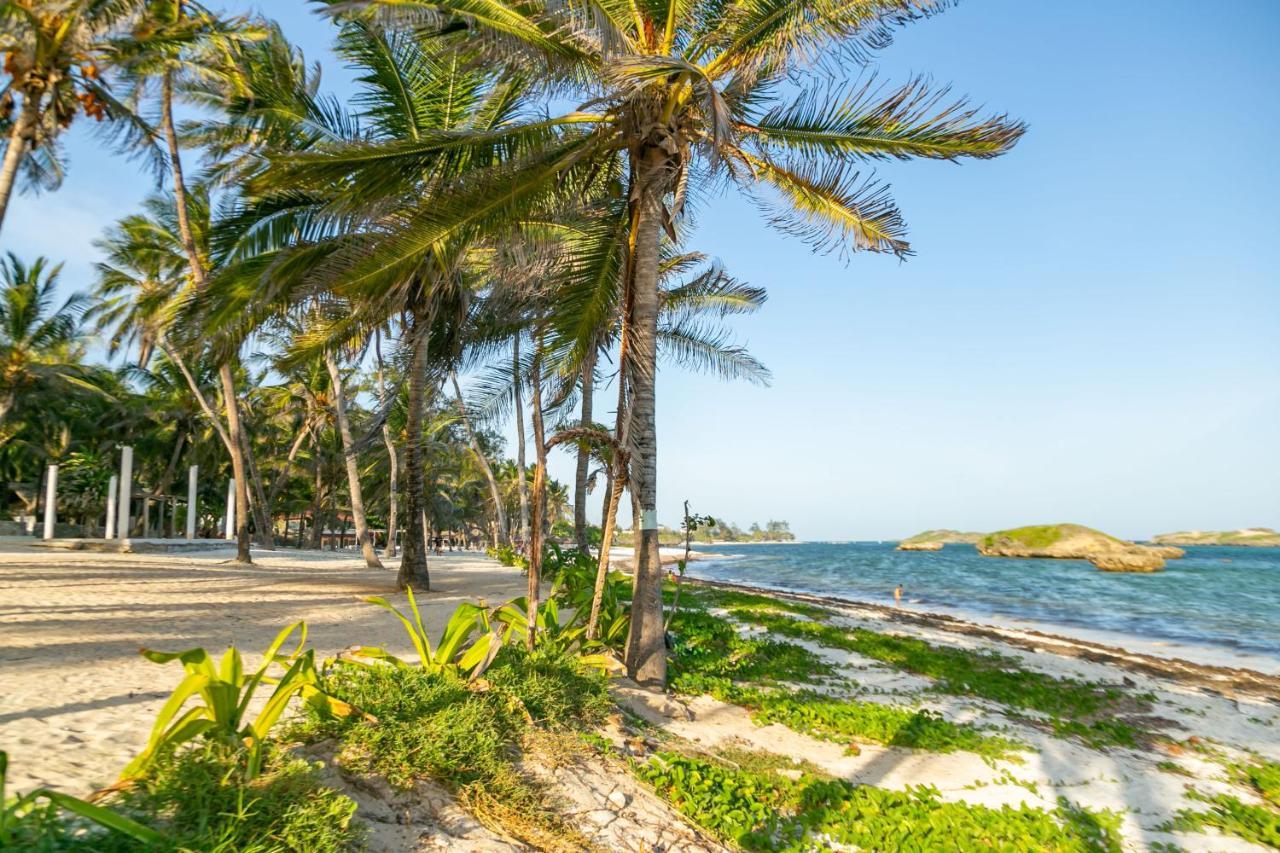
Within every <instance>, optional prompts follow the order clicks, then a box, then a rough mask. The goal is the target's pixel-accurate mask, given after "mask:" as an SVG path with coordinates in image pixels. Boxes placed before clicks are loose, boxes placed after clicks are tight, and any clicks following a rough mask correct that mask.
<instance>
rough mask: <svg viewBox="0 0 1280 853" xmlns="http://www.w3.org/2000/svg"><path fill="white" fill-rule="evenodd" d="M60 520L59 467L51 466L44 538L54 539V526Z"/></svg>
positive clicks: (46, 497) (45, 507)
mask: <svg viewBox="0 0 1280 853" xmlns="http://www.w3.org/2000/svg"><path fill="white" fill-rule="evenodd" d="M57 519H58V466H57V465H50V466H49V476H48V478H47V482H46V484H45V489H44V538H45V539H52V538H53V525H54V523H55V522H56V521H57Z"/></svg>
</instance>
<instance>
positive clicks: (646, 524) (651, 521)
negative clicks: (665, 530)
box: [640, 509, 658, 530]
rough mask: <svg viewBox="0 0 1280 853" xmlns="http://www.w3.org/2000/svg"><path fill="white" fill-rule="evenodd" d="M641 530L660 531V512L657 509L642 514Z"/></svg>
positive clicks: (647, 510)
mask: <svg viewBox="0 0 1280 853" xmlns="http://www.w3.org/2000/svg"><path fill="white" fill-rule="evenodd" d="M640 529H641V530H657V529H658V511H657V510H656V509H646V510H645V511H644V512H642V513H640Z"/></svg>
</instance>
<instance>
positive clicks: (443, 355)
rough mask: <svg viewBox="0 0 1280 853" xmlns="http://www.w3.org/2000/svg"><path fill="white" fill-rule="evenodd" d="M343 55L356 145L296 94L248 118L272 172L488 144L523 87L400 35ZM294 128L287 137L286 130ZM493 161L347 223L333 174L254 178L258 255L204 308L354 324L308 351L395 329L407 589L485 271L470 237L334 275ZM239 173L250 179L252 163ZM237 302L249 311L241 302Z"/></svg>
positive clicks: (332, 330)
mask: <svg viewBox="0 0 1280 853" xmlns="http://www.w3.org/2000/svg"><path fill="white" fill-rule="evenodd" d="M339 48H340V51H341V53H342V54H343V55H344V56H345V57H347V58H348V60H349V61H350V62H351V63H352V64H353V65H355V66H356V67H357V69H358V73H359V77H358V79H359V82H360V83H361V85H362V91H361V93H360V94H359V95H358V96H357V104H358V105H359V107H360V112H361V115H362V116H363V117H364V118H365V121H366V122H367V126H368V127H367V130H366V131H364V132H363V133H361V134H359V135H357V134H355V133H354V132H353V128H352V127H351V126H350V124H349V123H347V122H346V120H345V119H344V118H342V117H341V116H340V115H339V111H337V110H334V109H330V108H328V107H326V106H325V105H324V104H323V102H322V100H321V99H319V98H318V97H317V96H316V95H315V93H314V90H313V89H310V88H304V87H303V86H301V85H296V86H294V87H293V92H294V95H293V96H292V100H291V104H290V106H288V107H287V109H286V112H288V116H287V119H286V120H284V121H282V120H281V119H280V115H279V113H278V112H277V113H275V114H273V115H271V116H269V117H268V116H261V117H259V116H256V115H254V114H252V113H247V114H246V120H245V122H244V125H245V126H246V127H248V126H255V127H258V128H260V129H262V130H263V132H264V133H266V134H269V135H271V136H272V138H273V139H275V140H276V142H277V144H280V145H281V149H280V150H278V151H273V152H272V153H271V158H272V160H273V162H274V161H283V162H285V163H288V162H289V161H290V159H291V158H292V156H294V155H295V154H296V151H297V150H298V149H303V150H312V151H316V152H319V153H322V154H323V157H322V158H321V160H322V161H323V159H324V157H329V156H332V157H333V158H334V160H335V162H338V163H342V162H343V161H344V160H345V158H346V157H347V156H349V155H350V154H351V153H353V152H356V151H364V150H367V149H368V148H369V147H370V145H373V144H379V143H380V144H386V145H391V146H397V145H410V146H411V145H415V144H417V143H418V141H419V140H421V139H423V138H427V137H432V138H433V137H434V136H435V135H437V134H439V133H464V132H475V131H483V130H484V129H485V128H493V127H496V126H499V125H501V124H503V123H505V122H506V121H508V120H509V118H510V116H511V115H513V114H514V111H515V110H516V109H517V108H518V105H519V103H520V92H521V89H522V84H521V83H520V81H518V80H508V81H504V82H498V81H496V80H495V79H494V76H493V75H492V74H490V73H487V72H485V71H483V70H480V69H479V68H478V67H477V66H476V65H475V63H474V62H469V61H467V60H466V58H465V57H464V56H462V55H460V54H458V53H457V52H455V51H454V50H452V48H451V46H450V44H449V43H448V39H440V40H437V41H435V42H420V41H418V40H416V39H414V38H412V37H407V36H406V35H405V34H403V33H396V32H388V31H385V30H382V29H380V28H377V27H374V26H368V25H362V24H355V23H353V24H349V25H347V26H345V27H344V28H343V30H342V33H341V35H340V41H339ZM299 84H301V81H299ZM281 100H282V101H283V100H288V99H287V98H282V99H281ZM289 122H292V130H291V129H289V128H288V127H287V126H286V125H287V124H288V123H289ZM209 135H210V136H216V135H217V134H216V133H210V134H209ZM499 156H500V153H499V152H490V154H489V155H487V157H486V158H483V159H481V160H479V161H468V162H465V163H460V162H456V161H453V160H451V159H449V158H441V159H439V160H438V161H437V162H436V163H435V164H434V165H433V166H431V167H429V168H426V169H423V170H420V171H418V172H417V173H415V174H414V175H412V176H402V179H401V180H400V182H399V184H400V185H399V188H398V190H397V194H396V199H395V200H394V201H393V202H391V203H390V204H388V205H385V206H383V207H382V208H381V209H380V210H378V211H377V212H370V211H365V210H359V211H357V210H354V209H353V208H355V207H358V205H359V199H357V198H355V197H354V196H352V194H351V193H350V191H349V189H348V188H347V187H346V186H345V182H344V181H343V179H342V177H341V175H340V174H339V173H337V172H335V171H334V170H332V169H329V168H327V166H326V165H325V164H324V163H323V162H317V163H316V168H315V169H314V170H312V171H309V172H308V173H306V174H295V173H293V171H292V169H290V168H284V169H279V168H273V169H268V170H266V171H265V172H264V173H263V174H259V175H254V176H253V177H252V180H250V181H249V182H248V183H249V186H250V188H251V189H252V190H253V191H254V192H255V193H256V198H255V199H254V200H253V202H254V203H253V204H252V205H248V206H247V207H246V211H245V214H244V216H243V220H244V221H245V223H246V233H247V234H248V235H249V237H248V239H247V242H252V243H254V244H255V246H256V248H257V249H259V250H260V251H257V253H256V254H255V255H253V256H252V257H250V258H249V259H248V260H246V263H245V265H244V267H243V277H242V278H239V279H235V280H233V279H231V278H228V280H227V284H226V286H225V288H224V291H225V293H226V294H227V295H229V296H231V297H232V298H230V299H228V300H226V301H225V302H224V303H223V304H220V305H218V306H217V307H216V308H211V310H213V311H215V313H216V315H217V316H218V317H221V318H224V321H225V322H237V320H238V318H239V317H240V316H242V315H243V313H244V307H245V305H246V302H247V303H248V304H250V305H255V307H254V308H253V309H252V310H253V311H255V312H257V313H261V314H269V313H271V312H272V311H280V310H286V309H287V306H288V305H289V304H291V303H294V302H297V301H298V300H299V299H302V298H322V297H323V298H326V299H336V300H339V301H341V302H342V303H343V304H346V305H348V306H350V311H349V312H348V313H346V314H345V315H344V316H342V317H339V318H337V319H335V321H334V322H333V323H331V324H330V325H329V327H328V331H327V335H326V339H325V340H323V341H322V340H320V339H319V338H317V339H316V340H315V344H316V345H317V346H322V347H329V348H333V347H343V346H357V345H362V344H363V342H365V341H367V340H368V339H369V338H370V337H372V336H374V335H375V334H376V333H377V332H378V331H379V330H381V329H383V328H386V327H387V326H388V325H396V326H398V327H399V329H400V332H401V334H400V335H399V339H400V347H401V350H402V353H401V358H400V360H401V363H402V364H404V365H405V371H406V386H407V405H408V409H407V421H406V430H405V434H406V447H405V454H404V471H405V475H406V476H405V480H406V482H405V485H404V506H405V514H406V524H405V527H406V535H405V540H404V554H403V558H402V560H401V565H400V573H399V577H398V583H399V584H400V585H401V586H402V587H403V586H417V587H419V588H427V587H428V585H429V574H428V571H427V565H426V562H427V561H426V556H427V555H426V549H425V547H424V546H423V535H424V527H423V521H422V518H423V513H424V511H425V506H424V501H425V499H426V498H425V492H424V489H425V488H426V482H427V480H426V477H425V472H424V464H425V459H424V450H423V444H422V442H423V435H424V429H425V420H424V418H425V412H426V406H427V401H428V398H429V396H430V394H429V391H428V388H429V386H432V387H434V386H435V385H438V383H440V382H441V381H442V380H443V379H444V377H445V376H446V375H447V373H448V369H449V367H450V362H451V360H453V359H456V357H457V353H458V351H459V344H458V341H459V340H460V338H459V336H460V334H461V332H462V330H463V329H464V328H465V327H466V326H467V324H468V322H469V321H468V319H467V318H468V317H469V316H470V315H471V314H472V312H473V311H474V306H475V297H476V293H477V291H478V289H479V288H480V287H482V286H483V285H484V279H483V277H482V276H480V275H479V274H478V272H477V271H478V268H479V266H480V265H482V262H483V258H482V254H483V253H479V252H478V251H477V249H478V238H479V237H481V236H484V235H474V234H473V235H459V239H456V240H448V241H440V242H438V243H436V244H434V245H433V246H431V247H430V250H429V251H428V252H426V253H424V254H422V255H420V256H418V257H416V258H415V259H414V263H413V264H412V265H407V266H402V267H399V268H396V269H388V270H386V271H385V272H386V274H385V275H382V276H378V277H372V278H365V279H361V280H360V281H358V282H355V281H351V280H349V279H348V277H347V276H346V275H345V274H344V272H343V270H344V268H345V267H346V266H347V265H348V264H349V263H350V259H351V258H352V257H358V256H361V255H362V254H363V253H364V252H365V250H366V247H367V246H368V245H370V244H376V243H377V242H378V241H380V240H381V239H382V234H383V233H384V231H385V229H386V228H387V227H388V226H389V225H390V224H391V223H393V222H394V221H396V220H397V219H398V217H399V215H400V211H399V210H397V206H398V205H399V206H403V205H409V204H415V203H417V201H418V200H419V199H421V198H422V197H424V196H431V195H434V194H437V193H439V192H442V191H447V189H448V188H449V185H450V180H451V178H452V176H453V175H455V174H457V173H458V172H459V171H460V170H465V169H468V168H474V167H475V166H476V165H488V164H492V163H493V162H495V161H496V159H497V158H498V157H499ZM246 168H247V169H248V170H250V171H251V170H252V169H253V164H246ZM272 237H279V240H278V242H276V243H274V244H272V242H271V239H270V238H272ZM353 285H354V286H353ZM245 293H249V294H251V296H250V298H248V299H244V298H243V294H245ZM236 294H240V297H238V298H237V297H236Z"/></svg>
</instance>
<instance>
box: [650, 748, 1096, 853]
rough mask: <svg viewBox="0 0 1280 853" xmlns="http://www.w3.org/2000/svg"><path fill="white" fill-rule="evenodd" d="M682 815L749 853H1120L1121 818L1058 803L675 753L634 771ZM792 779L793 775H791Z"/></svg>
mask: <svg viewBox="0 0 1280 853" xmlns="http://www.w3.org/2000/svg"><path fill="white" fill-rule="evenodd" d="M637 772H638V774H639V775H640V776H641V778H643V779H645V780H646V781H648V782H649V783H650V784H651V785H653V787H654V789H655V790H656V791H657V792H658V794H659V795H660V796H662V797H663V798H665V799H667V800H668V801H669V802H670V803H671V804H672V805H673V806H675V807H676V808H677V809H679V810H680V811H681V812H682V813H683V814H685V815H686V816H688V817H689V818H691V819H692V820H694V821H695V822H696V823H698V824H699V825H701V826H702V827H704V828H705V829H706V830H707V831H709V832H711V833H712V834H713V835H715V836H717V837H718V838H720V839H722V840H724V841H726V842H730V843H733V844H737V845H739V846H741V847H742V848H744V849H746V850H760V851H807V850H820V849H829V847H830V846H831V842H834V843H835V844H838V845H841V846H849V847H856V848H859V849H866V850H889V849H892V850H903V851H925V850H939V849H946V850H987V849H995V850H1045V851H1062V853H1066V852H1067V851H1072V853H1074V851H1119V850H1120V843H1119V837H1118V833H1117V825H1118V818H1117V817H1116V816H1115V815H1112V814H1110V813H1094V812H1088V811H1085V810H1082V809H1077V808H1074V807H1072V806H1070V805H1069V804H1067V803H1065V802H1063V803H1062V805H1061V807H1060V808H1058V809H1056V810H1054V811H1052V812H1050V811H1045V810H1043V809H1036V808H1030V807H1022V808H1017V809H1014V808H1009V807H1004V808H1001V809H991V808H986V807H983V806H972V805H967V804H964V803H951V802H943V801H942V800H941V799H939V797H938V794H937V791H936V790H934V789H931V788H928V787H925V786H918V787H916V788H912V789H910V790H908V791H887V790H883V789H879V788H873V787H869V786H865V785H854V784H852V783H850V782H846V781H844V780H838V779H830V778H824V777H821V776H815V775H812V774H809V773H806V772H803V771H801V772H800V773H799V774H798V778H791V776H786V775H782V774H780V773H778V772H776V771H773V770H770V769H767V768H766V767H763V766H756V767H751V768H743V767H740V766H739V767H734V766H727V765H725V764H722V763H713V762H711V761H708V760H706V759H704V758H692V757H689V756H685V755H682V754H680V753H676V752H664V753H660V754H658V755H657V756H655V757H654V758H652V759H651V760H650V761H649V762H648V763H646V764H644V765H640V766H639V767H638V768H637ZM792 775H796V774H792Z"/></svg>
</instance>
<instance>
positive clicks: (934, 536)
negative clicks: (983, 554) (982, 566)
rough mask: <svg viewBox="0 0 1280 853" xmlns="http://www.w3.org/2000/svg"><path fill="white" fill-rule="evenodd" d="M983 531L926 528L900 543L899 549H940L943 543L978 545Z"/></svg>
mask: <svg viewBox="0 0 1280 853" xmlns="http://www.w3.org/2000/svg"><path fill="white" fill-rule="evenodd" d="M981 538H982V534H981V533H962V532H961V531H959V530H949V529H945V528H944V529H941V530H926V531H924V532H923V533H917V534H916V535H915V536H910V537H908V538H906V539H903V540H902V541H901V542H899V543H898V550H899V551H940V550H942V546H943V545H976V544H977V543H978V540H979V539H981Z"/></svg>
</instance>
